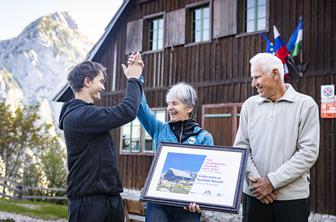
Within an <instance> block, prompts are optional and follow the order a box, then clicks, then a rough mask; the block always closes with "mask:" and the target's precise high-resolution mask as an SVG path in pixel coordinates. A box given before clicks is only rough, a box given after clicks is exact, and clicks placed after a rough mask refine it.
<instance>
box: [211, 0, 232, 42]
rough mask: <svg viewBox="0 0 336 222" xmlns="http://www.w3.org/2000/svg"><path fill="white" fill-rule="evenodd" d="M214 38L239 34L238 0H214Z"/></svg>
mask: <svg viewBox="0 0 336 222" xmlns="http://www.w3.org/2000/svg"><path fill="white" fill-rule="evenodd" d="M213 4H214V17H213V19H214V21H213V38H219V37H223V36H229V35H234V34H236V33H237V0H214V3H213Z"/></svg>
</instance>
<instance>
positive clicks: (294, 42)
mask: <svg viewBox="0 0 336 222" xmlns="http://www.w3.org/2000/svg"><path fill="white" fill-rule="evenodd" d="M302 34H303V29H302V18H301V17H300V20H299V24H298V26H297V27H296V29H295V31H294V33H293V34H292V36H291V37H290V39H289V41H288V43H287V49H288V51H289V52H290V53H291V55H292V57H295V56H297V55H299V53H300V51H301V47H302Z"/></svg>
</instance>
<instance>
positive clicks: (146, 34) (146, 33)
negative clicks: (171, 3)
mask: <svg viewBox="0 0 336 222" xmlns="http://www.w3.org/2000/svg"><path fill="white" fill-rule="evenodd" d="M159 18H162V32H163V34H162V48H160V49H154V50H153V49H151V45H150V23H151V22H152V21H153V20H156V19H159ZM143 20H144V24H143V46H144V47H143V49H144V52H143V53H142V54H150V53H155V52H162V51H163V50H164V48H165V35H166V30H165V28H166V13H165V12H159V13H155V14H151V15H146V16H144V17H143Z"/></svg>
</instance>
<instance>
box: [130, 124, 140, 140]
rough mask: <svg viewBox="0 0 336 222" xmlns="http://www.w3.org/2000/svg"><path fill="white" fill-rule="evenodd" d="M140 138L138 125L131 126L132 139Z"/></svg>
mask: <svg viewBox="0 0 336 222" xmlns="http://www.w3.org/2000/svg"><path fill="white" fill-rule="evenodd" d="M139 138H140V126H139V127H138V126H137V127H133V129H132V140H137V139H139Z"/></svg>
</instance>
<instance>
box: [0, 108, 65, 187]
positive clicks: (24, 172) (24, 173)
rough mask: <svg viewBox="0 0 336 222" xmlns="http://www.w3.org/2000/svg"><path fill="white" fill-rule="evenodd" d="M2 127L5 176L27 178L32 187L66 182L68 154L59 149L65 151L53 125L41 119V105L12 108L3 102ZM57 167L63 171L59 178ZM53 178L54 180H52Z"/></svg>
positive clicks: (0, 150)
mask: <svg viewBox="0 0 336 222" xmlns="http://www.w3.org/2000/svg"><path fill="white" fill-rule="evenodd" d="M0 126H1V127H0V155H1V159H2V162H3V165H4V167H3V168H4V176H5V177H14V178H17V179H19V180H23V182H25V185H28V186H45V185H61V184H62V183H63V184H64V183H65V182H64V179H63V178H64V177H65V175H66V172H65V166H64V159H65V157H64V154H61V153H60V152H61V151H56V150H57V149H58V148H59V150H61V146H60V143H59V142H58V141H59V139H58V137H57V136H51V134H50V133H49V129H50V127H51V125H50V124H46V123H43V122H42V121H41V118H40V116H39V115H38V105H36V106H23V107H18V108H16V110H15V111H12V110H11V109H10V107H9V106H8V105H6V104H5V103H3V102H0ZM53 155H58V156H57V157H55V156H54V157H52V156H53ZM62 158H63V159H62ZM48 161H50V162H48ZM61 166H63V168H61ZM51 168H52V169H53V170H50V169H51ZM56 170H59V171H58V173H59V174H58V175H57V176H56V177H55V176H54V174H55V172H54V171H56ZM61 174H62V175H61ZM45 177H46V178H45ZM49 178H50V179H52V180H51V181H48V180H49ZM46 180H47V181H46ZM62 187H64V185H63V186H62Z"/></svg>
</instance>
